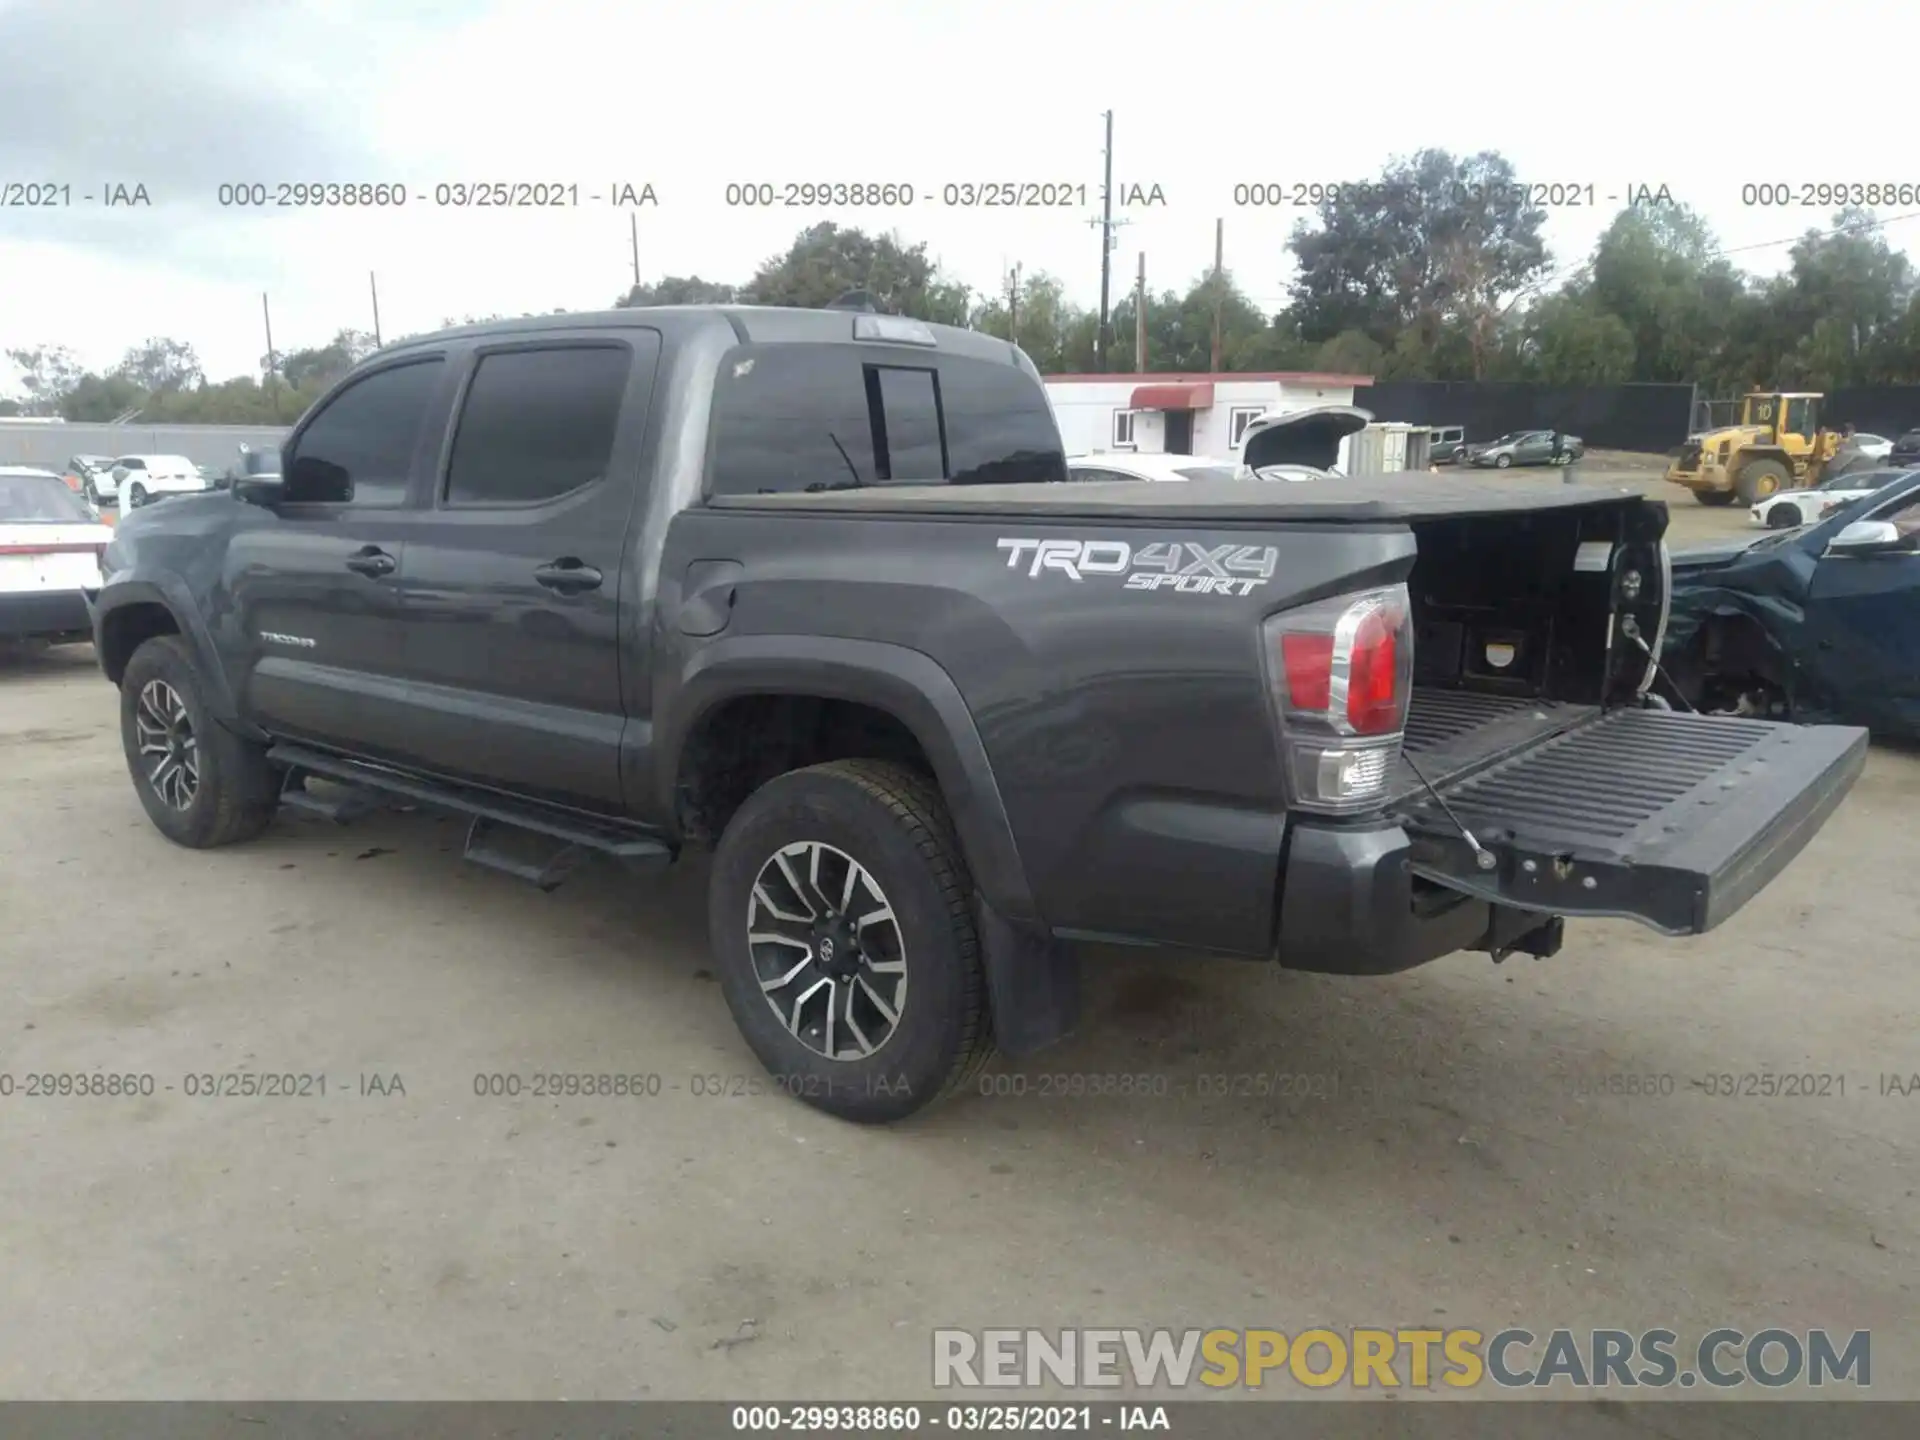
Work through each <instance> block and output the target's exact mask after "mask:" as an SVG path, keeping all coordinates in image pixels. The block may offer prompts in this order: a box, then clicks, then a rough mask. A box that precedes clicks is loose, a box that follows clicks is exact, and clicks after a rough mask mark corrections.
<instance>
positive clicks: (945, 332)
mask: <svg viewBox="0 0 1920 1440" xmlns="http://www.w3.org/2000/svg"><path fill="white" fill-rule="evenodd" d="M716 324H724V325H726V326H728V327H730V328H731V329H732V330H733V332H734V336H735V339H736V341H737V343H739V344H742V345H778V344H815V345H819V344H834V343H840V342H845V343H853V342H856V341H857V342H860V343H880V344H885V343H889V341H890V338H891V337H890V336H889V334H887V333H886V332H887V330H888V328H889V326H890V325H891V326H899V327H904V326H912V327H914V328H915V329H916V330H918V331H921V332H923V333H924V334H925V335H926V336H928V337H929V338H930V340H931V345H930V346H929V345H927V344H925V343H920V344H912V343H910V342H902V341H893V342H892V343H899V344H901V345H902V348H905V349H928V348H931V349H933V350H934V351H936V352H937V353H940V354H945V355H960V356H966V357H969V358H972V359H978V360H995V361H1000V362H1002V363H1005V364H1010V365H1022V366H1023V367H1024V368H1026V369H1028V370H1030V371H1033V373H1035V374H1036V375H1037V373H1038V372H1037V371H1034V370H1033V364H1032V362H1031V361H1030V360H1027V359H1026V357H1025V356H1024V355H1023V354H1022V353H1021V352H1020V350H1019V349H1018V348H1017V347H1015V346H1014V345H1012V344H1010V343H1008V342H1007V341H1005V340H1001V339H998V338H996V337H994V336H992V335H987V334H984V333H982V332H980V331H978V330H964V329H961V328H960V327H959V326H957V325H936V324H932V323H929V322H925V321H909V320H905V319H904V318H903V317H900V316H892V315H875V314H872V313H870V312H866V311H857V310H804V309H796V308H794V307H791V306H784V305H648V306H635V307H633V308H631V309H619V310H589V311H582V312H580V313H577V314H560V315H530V316H526V317H524V318H522V319H518V320H489V321H485V322H483V323H480V324H475V325H460V326H455V327H453V328H451V329H447V330H438V331H434V332H433V333H432V334H428V335H415V336H411V337H409V338H408V339H406V340H403V341H399V342H397V343H395V344H393V345H390V346H388V347H387V352H392V353H398V352H400V351H403V350H409V349H415V348H422V347H426V346H430V345H439V344H445V343H447V342H449V341H458V340H483V339H490V338H494V337H512V336H519V335H529V336H531V335H540V334H545V333H547V332H549V331H553V330H573V331H578V330H598V329H607V330H620V329H629V328H632V327H633V326H636V325H644V326H651V327H654V328H657V329H660V330H663V331H666V332H667V333H668V334H670V335H672V334H674V333H676V332H678V333H681V334H685V333H690V332H692V331H695V330H698V329H700V328H703V327H712V326H714V325H716ZM863 331H876V332H879V333H862V332H863ZM383 353H386V352H383Z"/></svg>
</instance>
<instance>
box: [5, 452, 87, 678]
mask: <svg viewBox="0 0 1920 1440" xmlns="http://www.w3.org/2000/svg"><path fill="white" fill-rule="evenodd" d="M111 539H113V529H112V527H111V526H108V525H103V524H102V523H101V522H100V514H99V512H98V511H97V510H95V509H94V508H93V507H92V506H91V505H89V504H88V503H87V502H86V500H84V499H83V498H81V497H80V496H78V495H76V494H74V493H73V491H72V490H71V489H70V488H69V487H68V485H67V482H66V480H65V479H64V478H63V477H62V476H59V475H56V474H54V473H53V472H52V471H51V470H30V469H27V468H26V467H24V466H17V465H0V641H6V642H10V643H15V644H17V643H20V642H23V641H24V642H27V643H35V642H40V643H48V642H51V643H56V644H59V643H65V642H67V641H71V640H89V639H91V638H92V637H93V622H92V620H91V619H90V617H89V616H88V614H87V603H86V597H85V595H84V594H83V592H84V591H88V590H98V589H99V588H100V554H101V552H102V551H103V550H105V549H106V548H107V542H108V541H109V540H111Z"/></svg>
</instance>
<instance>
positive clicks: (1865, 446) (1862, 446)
mask: <svg viewBox="0 0 1920 1440" xmlns="http://www.w3.org/2000/svg"><path fill="white" fill-rule="evenodd" d="M1847 448H1848V449H1850V450H1852V451H1854V452H1855V453H1856V454H1859V455H1864V456H1866V457H1867V459H1869V460H1884V459H1886V458H1887V455H1888V454H1889V452H1891V451H1892V449H1893V441H1891V440H1889V439H1887V437H1886V436H1884V435H1852V436H1849V437H1848V439H1847Z"/></svg>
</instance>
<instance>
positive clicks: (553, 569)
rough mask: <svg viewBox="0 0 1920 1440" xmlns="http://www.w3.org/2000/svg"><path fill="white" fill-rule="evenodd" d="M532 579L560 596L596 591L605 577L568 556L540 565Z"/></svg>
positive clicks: (581, 561) (584, 563) (591, 567)
mask: <svg viewBox="0 0 1920 1440" xmlns="http://www.w3.org/2000/svg"><path fill="white" fill-rule="evenodd" d="M533 578H534V579H535V580H538V581H539V582H540V583H541V584H542V585H544V586H546V587H547V589H549V590H554V591H557V592H558V593H560V594H562V595H578V594H579V593H580V592H581V591H583V590H598V589H599V588H600V582H601V581H602V580H603V579H605V578H606V577H605V576H603V575H601V573H600V572H599V571H598V570H596V569H594V568H593V566H591V565H589V564H587V563H586V562H585V561H583V560H579V559H576V558H575V557H573V556H571V555H569V556H567V557H566V558H564V559H561V560H555V561H553V562H552V563H551V564H548V565H542V566H541V567H540V568H539V569H538V570H536V571H534V572H533Z"/></svg>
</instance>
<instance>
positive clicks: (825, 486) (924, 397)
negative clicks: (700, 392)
mask: <svg viewBox="0 0 1920 1440" xmlns="http://www.w3.org/2000/svg"><path fill="white" fill-rule="evenodd" d="M710 474H711V488H712V490H713V492H714V493H715V494H719V495H755V494H763V495H764V494H777V493H780V492H784V491H793V490H829V489H845V488H851V487H853V486H856V485H861V486H864V485H874V484H887V483H892V484H941V483H950V484H955V485H970V484H992V483H999V484H1006V483H1013V482H1019V481H1055V480H1065V479H1066V478H1067V474H1066V454H1065V452H1064V451H1063V450H1062V448H1061V445H1060V432H1059V430H1058V428H1057V427H1056V426H1055V424H1054V421H1053V411H1052V409H1051V408H1050V407H1049V406H1048V404H1047V398H1046V394H1045V392H1044V391H1043V390H1042V389H1041V388H1040V386H1039V385H1038V384H1037V383H1036V382H1035V381H1033V380H1032V379H1031V378H1030V377H1028V376H1027V375H1026V373H1025V372H1024V371H1022V370H1020V369H1019V368H1018V367H1016V366H1014V365H1012V364H1006V365H1000V364H995V363H994V362H992V361H987V360H977V359H972V358H968V357H961V356H949V355H939V354H937V353H927V352H924V351H913V350H907V349H904V348H902V349H900V350H897V351H896V350H894V349H891V348H882V347H878V346H875V347H860V346H853V345H760V346H753V345H749V346H743V347H741V348H740V349H738V350H735V351H734V352H732V353H731V354H730V355H729V356H728V357H727V359H726V360H725V361H723V362H722V364H721V370H720V378H719V381H718V384H717V386H716V391H715V396H714V418H713V458H712V468H711V472H710Z"/></svg>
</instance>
